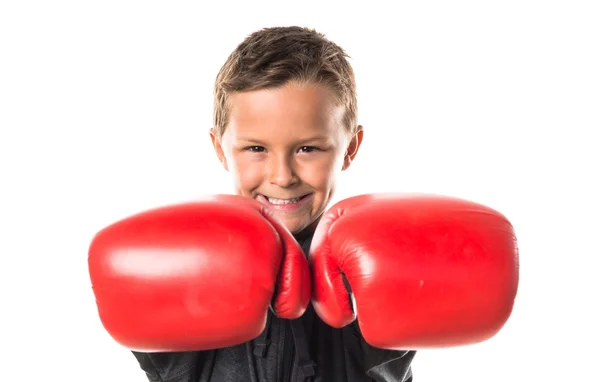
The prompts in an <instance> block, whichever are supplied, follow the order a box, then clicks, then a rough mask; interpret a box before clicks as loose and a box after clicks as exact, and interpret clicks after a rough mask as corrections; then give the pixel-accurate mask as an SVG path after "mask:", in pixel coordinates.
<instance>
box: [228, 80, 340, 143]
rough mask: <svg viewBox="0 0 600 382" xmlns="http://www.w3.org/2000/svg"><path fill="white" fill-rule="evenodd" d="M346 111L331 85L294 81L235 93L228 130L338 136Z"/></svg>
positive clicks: (246, 134) (235, 133)
mask: <svg viewBox="0 0 600 382" xmlns="http://www.w3.org/2000/svg"><path fill="white" fill-rule="evenodd" d="M343 113H344V108H343V106H340V105H338V104H337V102H336V101H335V97H334V94H333V92H332V91H331V90H330V89H329V88H327V87H325V86H322V85H315V84H296V83H292V84H287V85H285V86H282V87H279V88H272V89H261V90H256V91H250V92H243V93H237V94H234V95H232V97H231V98H230V118H229V124H228V126H227V129H226V131H227V130H230V133H231V134H233V135H235V136H249V135H252V136H257V135H260V136H266V137H276V136H279V135H285V136H287V137H290V138H294V137H298V138H301V137H305V136H308V135H321V136H323V135H328V136H337V135H338V134H339V133H340V132H341V130H342V129H343V124H342V121H343V118H342V116H343Z"/></svg>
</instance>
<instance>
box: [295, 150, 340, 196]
mask: <svg viewBox="0 0 600 382" xmlns="http://www.w3.org/2000/svg"><path fill="white" fill-rule="evenodd" d="M336 164H337V161H335V158H326V159H324V160H320V161H314V162H313V163H310V164H305V165H304V166H302V174H301V178H302V180H303V181H304V182H305V183H307V184H309V185H310V186H311V187H312V188H314V189H316V190H319V191H323V192H327V191H328V190H329V189H330V188H331V187H332V186H333V184H334V183H335V178H336V176H337V171H336V169H337V167H336Z"/></svg>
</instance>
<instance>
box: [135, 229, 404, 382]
mask: <svg viewBox="0 0 600 382" xmlns="http://www.w3.org/2000/svg"><path fill="white" fill-rule="evenodd" d="M297 240H298V242H299V243H300V244H301V245H302V248H303V249H304V252H305V253H308V249H309V248H310V242H311V240H312V235H311V236H308V237H305V238H297ZM133 354H134V356H135V357H136V358H137V360H138V362H139V364H140V367H141V368H142V370H143V371H145V372H146V375H147V377H148V380H149V381H152V382H175V381H177V382H213V381H214V382H234V381H235V382H238V381H248V382H288V381H289V382H372V381H377V382H392V381H393V382H412V380H413V379H412V370H411V363H412V360H413V358H414V356H415V354H416V352H415V351H408V350H407V351H393V350H384V349H378V348H374V347H372V346H370V345H369V344H367V343H366V342H365V340H364V338H363V337H362V335H361V333H360V329H359V327H358V324H357V323H356V321H355V322H354V323H352V324H351V325H348V326H346V327H344V328H341V329H336V328H332V327H330V326H328V325H327V324H325V323H324V322H323V321H322V320H321V319H320V318H319V316H318V315H316V314H315V311H314V309H313V308H312V305H309V307H308V309H307V311H306V313H305V314H304V315H303V316H302V317H301V318H299V319H297V320H283V319H280V318H278V317H276V316H275V315H274V314H273V313H272V312H269V315H268V319H267V325H266V328H265V330H264V331H263V333H262V334H261V335H260V336H259V337H258V338H256V339H254V340H252V341H249V342H246V343H243V344H240V345H236V346H232V347H228V348H222V349H215V350H207V351H196V352H179V353H140V352H135V351H134V352H133Z"/></svg>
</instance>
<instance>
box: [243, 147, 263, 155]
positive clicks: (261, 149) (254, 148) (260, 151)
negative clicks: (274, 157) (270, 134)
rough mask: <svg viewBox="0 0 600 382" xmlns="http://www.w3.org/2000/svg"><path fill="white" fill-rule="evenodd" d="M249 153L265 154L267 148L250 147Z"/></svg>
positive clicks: (248, 148)
mask: <svg viewBox="0 0 600 382" xmlns="http://www.w3.org/2000/svg"><path fill="white" fill-rule="evenodd" d="M246 150H247V151H250V152H252V153H262V152H265V148H264V147H262V146H248V147H246Z"/></svg>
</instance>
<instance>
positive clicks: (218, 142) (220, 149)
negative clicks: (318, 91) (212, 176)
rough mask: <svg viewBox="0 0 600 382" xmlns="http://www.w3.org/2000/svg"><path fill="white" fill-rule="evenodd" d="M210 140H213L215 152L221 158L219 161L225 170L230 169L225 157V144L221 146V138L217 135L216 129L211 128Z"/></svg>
mask: <svg viewBox="0 0 600 382" xmlns="http://www.w3.org/2000/svg"><path fill="white" fill-rule="evenodd" d="M210 140H211V141H212V144H213V147H214V148H215V153H216V154H217V157H218V158H219V162H221V164H222V165H223V168H224V169H225V171H229V167H228V166H227V159H226V158H225V152H224V151H223V146H221V139H220V138H218V137H217V136H216V135H215V131H214V129H210Z"/></svg>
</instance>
